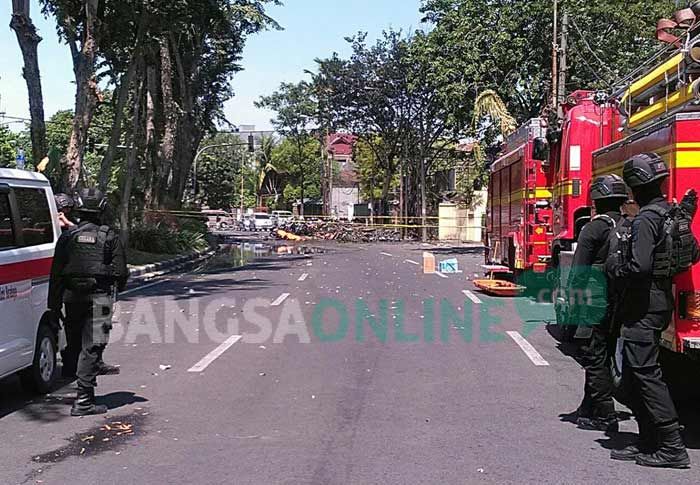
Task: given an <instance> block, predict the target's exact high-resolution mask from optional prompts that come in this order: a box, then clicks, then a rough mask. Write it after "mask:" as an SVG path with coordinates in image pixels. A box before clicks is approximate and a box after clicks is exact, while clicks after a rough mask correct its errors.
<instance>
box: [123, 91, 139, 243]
mask: <svg viewBox="0 0 700 485" xmlns="http://www.w3.org/2000/svg"><path fill="white" fill-rule="evenodd" d="M142 98H143V82H140V83H139V88H138V89H137V94H136V98H135V100H134V113H133V118H132V119H133V122H132V134H131V150H129V158H128V160H127V164H126V172H125V174H124V187H123V189H122V204H121V207H120V213H119V220H120V224H121V240H122V244H123V245H124V247H125V248H127V247H129V203H130V200H131V189H132V187H133V185H134V178H135V177H136V169H137V167H138V148H137V147H138V145H139V135H140V133H141V120H140V117H141V104H142V103H143V100H142Z"/></svg>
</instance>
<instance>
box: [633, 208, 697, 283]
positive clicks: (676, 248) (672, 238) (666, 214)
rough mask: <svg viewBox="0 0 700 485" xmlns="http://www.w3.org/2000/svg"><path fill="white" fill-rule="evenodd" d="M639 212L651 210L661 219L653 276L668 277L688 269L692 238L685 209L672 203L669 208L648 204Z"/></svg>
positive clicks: (690, 260)
mask: <svg viewBox="0 0 700 485" xmlns="http://www.w3.org/2000/svg"><path fill="white" fill-rule="evenodd" d="M641 212H653V213H655V214H657V215H658V216H660V217H661V218H662V220H663V224H662V226H661V234H660V237H659V241H658V243H657V244H656V247H655V248H654V266H653V270H652V272H653V276H654V278H655V279H668V278H671V277H673V276H676V275H677V274H680V273H683V272H685V271H687V270H688V269H690V267H691V266H692V265H693V241H694V238H693V232H692V230H691V228H690V218H689V217H688V215H687V214H686V213H685V211H684V210H683V209H682V208H681V207H680V206H679V205H678V204H675V203H674V204H672V205H671V208H670V209H666V208H664V207H662V206H659V205H656V204H652V205H648V206H645V207H644V208H642V210H641Z"/></svg>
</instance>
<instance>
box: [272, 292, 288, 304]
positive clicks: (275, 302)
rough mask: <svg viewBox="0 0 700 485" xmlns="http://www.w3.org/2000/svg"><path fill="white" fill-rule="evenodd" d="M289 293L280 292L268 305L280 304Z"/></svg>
mask: <svg viewBox="0 0 700 485" xmlns="http://www.w3.org/2000/svg"><path fill="white" fill-rule="evenodd" d="M288 296H289V293H282V294H281V295H280V296H279V297H278V298H277V299H276V300H275V301H273V302H272V303H271V304H270V306H280V305H281V304H282V302H283V301H284V300H286V299H287V297H288Z"/></svg>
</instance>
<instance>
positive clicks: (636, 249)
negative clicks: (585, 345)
mask: <svg viewBox="0 0 700 485" xmlns="http://www.w3.org/2000/svg"><path fill="white" fill-rule="evenodd" d="M652 204H653V205H657V206H659V207H661V208H663V209H669V208H670V205H669V203H668V202H667V201H666V200H665V199H664V198H663V197H657V198H655V199H652V200H651V201H650V202H649V204H647V205H652ZM663 223H664V220H663V218H662V216H661V215H660V214H658V213H656V212H654V211H650V210H644V208H643V207H642V211H641V212H640V213H639V215H638V216H637V217H636V218H635V220H634V221H633V223H632V231H631V243H630V253H629V255H628V257H627V261H626V262H625V263H624V264H622V265H613V267H612V268H610V271H611V272H612V273H613V275H614V277H615V278H616V280H617V281H619V282H621V283H622V285H623V296H622V298H621V301H620V302H619V309H618V313H617V315H618V317H619V319H620V323H621V330H620V334H621V337H622V339H623V342H624V344H623V366H622V369H623V370H622V380H623V386H624V389H625V391H626V392H627V394H628V398H629V401H630V402H629V406H630V408H631V409H632V411H633V412H634V414H635V416H636V417H637V419H638V421H639V424H640V428H641V427H643V426H645V425H648V426H658V425H664V424H668V423H673V422H675V421H677V419H678V415H677V414H676V409H675V406H674V405H673V401H672V400H671V395H670V393H669V391H668V387H667V386H666V383H665V382H664V381H663V379H662V374H661V367H660V366H659V362H658V357H659V343H660V340H661V333H662V332H663V331H664V330H666V328H668V325H669V323H670V322H671V318H672V314H673V308H674V298H673V292H672V278H671V277H667V278H655V277H654V271H653V270H654V259H655V258H654V256H655V253H656V252H657V251H658V250H659V246H660V245H663V244H664V236H663V233H662V231H663ZM699 257H700V254H698V247H697V243H695V247H694V260H695V261H697V260H698V258H699Z"/></svg>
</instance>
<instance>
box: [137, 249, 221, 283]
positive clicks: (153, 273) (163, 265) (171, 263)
mask: <svg viewBox="0 0 700 485" xmlns="http://www.w3.org/2000/svg"><path fill="white" fill-rule="evenodd" d="M215 252H216V251H215V250H213V249H209V250H206V251H196V252H193V253H190V254H186V255H184V256H177V257H175V258H173V259H169V260H167V261H161V262H159V263H152V264H146V265H143V266H131V265H130V266H129V276H130V277H131V278H132V279H134V278H138V279H147V278H153V277H157V276H161V275H163V274H166V273H170V272H172V271H177V270H178V269H181V268H183V267H184V266H187V265H190V264H192V263H194V262H198V261H204V260H205V259H208V258H210V257H211V256H213V255H214V253H215Z"/></svg>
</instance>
